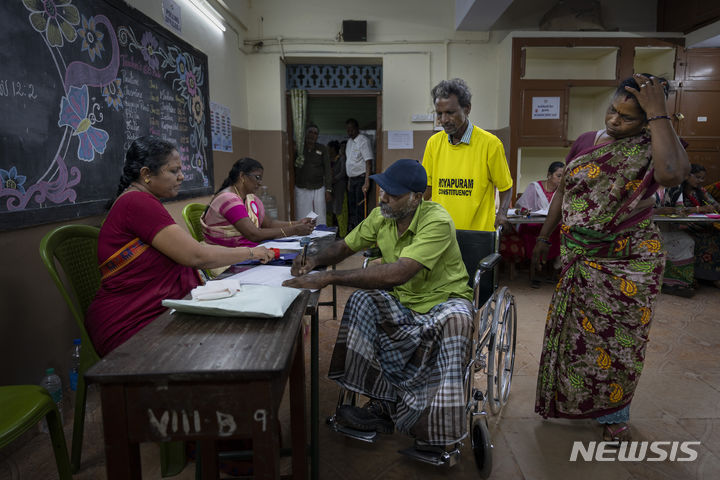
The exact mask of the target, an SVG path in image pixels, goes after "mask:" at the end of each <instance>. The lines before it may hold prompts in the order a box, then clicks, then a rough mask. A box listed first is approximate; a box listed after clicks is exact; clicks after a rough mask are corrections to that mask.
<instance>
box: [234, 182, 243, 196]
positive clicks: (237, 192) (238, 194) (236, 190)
mask: <svg viewBox="0 0 720 480" xmlns="http://www.w3.org/2000/svg"><path fill="white" fill-rule="evenodd" d="M233 190H235V194H236V195H237V196H238V197H240V198H243V196H242V195H240V192H239V191H238V189H237V187H236V186H235V185H234V184H233Z"/></svg>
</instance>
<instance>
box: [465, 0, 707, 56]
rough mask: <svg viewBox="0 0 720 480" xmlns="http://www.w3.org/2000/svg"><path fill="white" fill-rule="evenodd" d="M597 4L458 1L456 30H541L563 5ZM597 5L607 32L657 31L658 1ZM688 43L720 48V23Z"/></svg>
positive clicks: (586, 5)
mask: <svg viewBox="0 0 720 480" xmlns="http://www.w3.org/2000/svg"><path fill="white" fill-rule="evenodd" d="M593 3H595V2H593V1H592V0H565V1H561V0H455V28H456V30H469V31H512V30H538V29H539V27H540V23H541V21H542V19H543V17H544V16H545V15H546V14H547V12H548V11H550V10H551V9H552V8H553V7H555V6H557V5H559V4H565V5H566V6H568V5H572V6H573V7H575V9H576V10H583V11H588V9H591V6H592V4H593ZM597 3H599V5H600V18H601V22H602V26H603V27H604V28H603V29H604V30H605V31H622V32H643V33H646V32H655V31H657V28H656V25H657V0H633V1H632V2H628V1H627V0H599V2H597ZM573 30H577V31H581V30H583V29H573ZM584 30H588V29H587V28H585V29H584ZM704 32H706V33H704ZM686 40H687V41H688V42H689V43H687V45H688V46H695V47H720V22H716V24H714V25H711V26H710V27H706V28H704V29H699V30H697V31H695V32H692V33H691V34H690V35H689V36H687V37H686ZM693 44H694V45H693Z"/></svg>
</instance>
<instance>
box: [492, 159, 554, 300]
mask: <svg viewBox="0 0 720 480" xmlns="http://www.w3.org/2000/svg"><path fill="white" fill-rule="evenodd" d="M564 168H565V164H564V163H562V162H552V163H551V164H550V166H549V167H548V171H547V178H546V179H545V180H538V181H537V182H531V183H530V185H528V187H527V188H526V189H525V192H523V194H522V195H521V196H520V198H518V200H517V202H515V209H516V210H515V211H516V213H517V214H518V215H523V216H524V215H528V214H529V213H531V212H536V211H538V210H547V209H548V207H549V206H550V201H551V200H552V197H553V195H555V191H556V190H557V188H558V186H559V185H560V182H561V181H562V176H563V169H564ZM541 228H542V224H541V223H523V224H521V225H519V228H518V232H517V234H513V233H510V234H508V235H505V234H503V237H502V242H503V245H502V248H501V250H502V253H503V257H505V258H506V259H508V260H511V261H512V260H514V259H517V257H518V256H520V257H522V258H526V259H528V260H529V259H530V258H531V257H532V251H533V248H534V247H535V243H536V242H537V238H538V235H539V234H540V229H541ZM546 240H547V241H549V242H550V243H551V244H552V246H551V247H550V252H549V253H548V259H549V260H552V259H555V258H557V257H559V255H560V229H559V228H556V229H555V230H554V231H553V233H552V235H550V238H549V239H546ZM533 286H534V287H538V286H539V283H538V282H537V281H533Z"/></svg>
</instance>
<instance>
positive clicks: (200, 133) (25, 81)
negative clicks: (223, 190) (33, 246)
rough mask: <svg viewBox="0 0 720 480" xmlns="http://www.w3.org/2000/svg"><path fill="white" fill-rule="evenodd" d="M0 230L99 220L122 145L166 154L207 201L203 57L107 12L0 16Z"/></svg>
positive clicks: (187, 186)
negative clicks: (169, 145)
mask: <svg viewBox="0 0 720 480" xmlns="http://www.w3.org/2000/svg"><path fill="white" fill-rule="evenodd" d="M0 13H2V15H0V41H2V44H3V45H9V47H8V48H3V49H0V64H2V65H3V73H0V109H1V110H2V111H3V112H4V114H3V115H0V140H1V141H2V144H1V145H0V229H8V228H17V227H21V226H26V225H31V224H36V223H43V222H49V221H59V220H64V219H68V218H74V217H79V216H87V215H92V214H97V213H100V212H101V211H102V207H103V205H104V204H105V202H106V200H107V198H109V197H111V196H112V195H113V194H114V190H115V186H116V185H117V181H118V178H119V176H120V172H121V168H122V163H123V158H124V153H125V151H126V150H127V148H128V147H129V145H130V143H132V141H133V140H134V139H135V138H137V137H139V136H142V135H146V134H149V133H151V134H155V135H158V136H160V137H163V138H165V139H168V140H170V141H172V142H173V143H175V145H176V146H177V149H178V152H179V153H180V157H181V160H182V165H183V167H182V168H183V174H184V175H185V181H184V183H183V190H182V192H181V197H188V196H193V195H204V194H207V193H210V192H211V191H212V180H211V179H212V146H211V145H210V124H209V123H210V119H209V118H208V117H209V104H208V101H209V98H208V97H209V93H208V83H207V82H208V80H207V57H206V56H205V55H204V54H202V53H201V52H199V51H197V50H196V49H194V48H193V47H191V46H190V45H188V44H186V43H185V42H183V41H182V40H181V39H179V38H177V37H176V36H174V35H173V34H172V33H170V32H168V31H167V30H165V29H164V28H163V27H161V26H160V25H158V24H157V23H155V22H154V21H152V20H151V19H150V18H148V17H146V16H145V15H143V14H142V13H140V12H138V11H137V10H135V9H133V8H131V7H129V6H127V5H126V4H124V3H122V2H119V1H116V0H106V1H92V0H62V1H60V0H44V1H39V0H26V1H22V2H20V1H17V2H3V5H2V6H0Z"/></svg>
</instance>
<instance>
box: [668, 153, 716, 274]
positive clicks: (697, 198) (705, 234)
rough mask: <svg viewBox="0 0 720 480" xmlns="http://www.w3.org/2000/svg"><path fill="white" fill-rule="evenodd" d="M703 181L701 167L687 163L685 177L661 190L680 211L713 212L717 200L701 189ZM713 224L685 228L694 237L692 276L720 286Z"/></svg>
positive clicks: (702, 168)
mask: <svg viewBox="0 0 720 480" xmlns="http://www.w3.org/2000/svg"><path fill="white" fill-rule="evenodd" d="M704 182H705V167H703V166H702V165H698V164H696V163H693V164H691V165H690V174H689V175H688V177H687V179H685V181H684V182H683V183H682V184H680V185H679V186H677V187H673V188H670V189H668V190H667V192H666V193H665V198H666V200H665V204H666V205H667V206H670V207H674V208H675V209H676V213H680V214H684V215H690V214H700V213H705V214H707V213H717V212H718V211H720V204H718V202H717V201H716V200H715V199H714V198H713V197H712V196H711V195H710V194H709V193H707V192H706V191H705V189H703V183H704ZM715 225H718V223H714V224H710V225H707V224H689V226H688V231H689V233H690V235H691V236H692V237H693V239H694V240H695V251H694V256H695V278H697V279H701V280H708V281H710V282H712V283H713V285H715V286H716V287H718V288H720V230H718V227H716V226H715Z"/></svg>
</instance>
